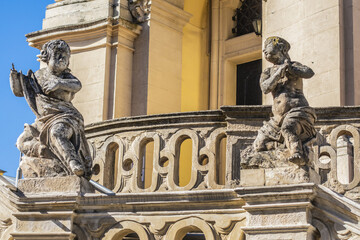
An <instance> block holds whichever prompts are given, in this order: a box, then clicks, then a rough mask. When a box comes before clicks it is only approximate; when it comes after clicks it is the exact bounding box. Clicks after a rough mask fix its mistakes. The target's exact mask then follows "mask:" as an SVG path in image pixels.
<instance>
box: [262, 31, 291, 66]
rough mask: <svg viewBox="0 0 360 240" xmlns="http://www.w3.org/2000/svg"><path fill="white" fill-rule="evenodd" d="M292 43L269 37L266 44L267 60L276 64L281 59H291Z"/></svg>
mask: <svg viewBox="0 0 360 240" xmlns="http://www.w3.org/2000/svg"><path fill="white" fill-rule="evenodd" d="M289 50H290V43H288V41H286V40H285V39H283V38H281V37H269V38H267V39H266V40H265V43H264V50H263V52H264V54H265V59H266V60H268V61H269V62H272V63H276V62H277V61H279V59H289V60H290V56H289V54H288V52H289Z"/></svg>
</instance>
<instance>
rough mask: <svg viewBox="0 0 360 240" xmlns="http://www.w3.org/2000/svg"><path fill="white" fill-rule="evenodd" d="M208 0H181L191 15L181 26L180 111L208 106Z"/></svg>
mask: <svg viewBox="0 0 360 240" xmlns="http://www.w3.org/2000/svg"><path fill="white" fill-rule="evenodd" d="M208 2H209V1H208V0H196V1H194V0H185V1H184V10H185V11H186V12H188V13H190V14H192V17H191V18H190V21H189V23H188V24H186V25H185V27H184V29H183V39H182V76H181V111H182V112H188V111H198V110H206V109H208V101H209V90H208V89H209V56H208V53H207V52H208V48H209V45H208V42H209V41H208V29H209V28H208V13H209V11H208V9H209V6H208ZM191 144H192V143H191V140H186V141H184V142H183V144H182V145H181V150H180V151H181V154H180V166H179V185H180V186H185V185H187V184H188V183H189V182H190V178H191V165H192V163H191V160H192V159H191V152H192V145H191Z"/></svg>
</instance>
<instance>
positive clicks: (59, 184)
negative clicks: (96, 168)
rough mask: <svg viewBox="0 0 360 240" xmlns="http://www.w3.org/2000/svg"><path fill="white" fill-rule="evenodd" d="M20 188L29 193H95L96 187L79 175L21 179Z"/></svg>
mask: <svg viewBox="0 0 360 240" xmlns="http://www.w3.org/2000/svg"><path fill="white" fill-rule="evenodd" d="M18 189H19V190H20V191H21V192H22V193H24V194H25V195H27V194H30V195H32V194H40V193H41V194H44V193H62V194H63V193H77V194H85V193H93V192H95V191H94V188H93V187H92V185H91V184H90V183H89V181H88V180H86V179H84V178H79V177H78V176H75V175H72V176H65V177H48V178H27V179H20V180H19V183H18Z"/></svg>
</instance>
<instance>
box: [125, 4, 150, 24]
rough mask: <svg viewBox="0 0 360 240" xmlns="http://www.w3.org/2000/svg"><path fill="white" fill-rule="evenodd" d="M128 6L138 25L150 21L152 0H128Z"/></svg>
mask: <svg viewBox="0 0 360 240" xmlns="http://www.w3.org/2000/svg"><path fill="white" fill-rule="evenodd" d="M128 6H129V11H130V13H131V15H132V17H133V18H134V19H135V20H136V21H137V22H138V23H143V22H146V21H147V20H149V18H150V10H151V0H128Z"/></svg>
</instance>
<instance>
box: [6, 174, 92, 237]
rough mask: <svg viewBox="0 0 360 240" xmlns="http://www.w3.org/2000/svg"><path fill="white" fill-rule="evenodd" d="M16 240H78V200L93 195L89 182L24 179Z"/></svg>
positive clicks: (13, 234)
mask: <svg viewBox="0 0 360 240" xmlns="http://www.w3.org/2000/svg"><path fill="white" fill-rule="evenodd" d="M18 189H19V190H18V192H19V195H20V196H21V195H22V196H23V197H20V199H19V200H18V202H17V203H16V204H17V208H18V210H19V211H18V212H17V213H14V214H13V216H14V217H15V218H16V222H17V224H16V227H15V231H14V232H13V233H11V236H12V237H13V239H14V240H25V239H26V240H40V239H57V240H71V239H74V237H75V234H73V233H72V231H73V218H74V214H75V210H76V209H77V207H78V205H77V199H78V198H79V197H82V196H84V195H85V194H86V193H93V192H94V189H93V188H92V186H91V184H90V183H89V181H87V180H86V179H84V178H79V177H77V176H67V177H55V178H30V179H21V180H19V183H18Z"/></svg>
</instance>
